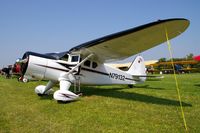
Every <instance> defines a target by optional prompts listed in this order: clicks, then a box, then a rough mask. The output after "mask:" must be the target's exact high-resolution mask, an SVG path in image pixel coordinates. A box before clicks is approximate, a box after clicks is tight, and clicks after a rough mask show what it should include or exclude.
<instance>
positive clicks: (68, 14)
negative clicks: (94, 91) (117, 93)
mask: <svg viewBox="0 0 200 133" xmlns="http://www.w3.org/2000/svg"><path fill="white" fill-rule="evenodd" d="M199 7H200V1H199V0H151V1H149V0H0V47H1V51H0V68H1V67H3V66H6V65H8V64H14V62H15V61H16V59H17V58H20V57H22V55H23V53H25V52H26V51H34V52H38V53H49V52H63V51H67V50H69V49H70V48H72V47H74V46H77V45H79V44H81V43H84V42H87V41H90V40H93V39H97V38H99V37H102V36H105V35H109V34H112V33H115V32H119V31H122V30H126V29H129V28H133V27H137V26H140V25H143V24H146V23H149V22H153V21H157V20H158V19H168V18H186V19H188V20H190V26H189V28H188V29H187V30H186V31H185V32H184V33H183V34H181V35H180V36H178V37H176V38H175V39H172V40H171V44H172V50H173V56H174V57H176V58H181V57H185V56H186V55H188V54H190V53H193V54H194V55H200V15H199V12H200V9H199ZM141 55H142V56H143V57H144V59H145V60H155V59H160V58H169V51H168V49H167V44H166V43H164V44H161V45H159V46H157V47H154V48H152V49H149V50H147V51H145V52H142V53H141ZM131 58H133V57H131Z"/></svg>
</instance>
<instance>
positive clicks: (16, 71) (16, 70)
mask: <svg viewBox="0 0 200 133" xmlns="http://www.w3.org/2000/svg"><path fill="white" fill-rule="evenodd" d="M20 71H21V66H20V65H19V64H15V65H14V68H13V72H15V73H20Z"/></svg>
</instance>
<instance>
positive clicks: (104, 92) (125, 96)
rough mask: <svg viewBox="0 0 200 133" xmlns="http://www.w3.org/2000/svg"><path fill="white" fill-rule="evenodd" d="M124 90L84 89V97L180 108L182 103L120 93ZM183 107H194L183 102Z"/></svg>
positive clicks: (130, 93)
mask: <svg viewBox="0 0 200 133" xmlns="http://www.w3.org/2000/svg"><path fill="white" fill-rule="evenodd" d="M122 89H124V88H112V89H101V88H96V87H84V88H82V90H83V93H84V96H92V95H97V96H104V97H113V98H119V99H126V100H133V101H138V102H144V103H151V104H159V105H168V106H180V103H179V101H178V100H171V99H166V98H159V97H155V96H148V95H145V94H139V93H135V92H124V91H119V90H122ZM182 105H183V106H184V107H192V105H191V104H189V103H185V102H182Z"/></svg>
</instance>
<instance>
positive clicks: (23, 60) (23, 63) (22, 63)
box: [16, 53, 29, 76]
mask: <svg viewBox="0 0 200 133" xmlns="http://www.w3.org/2000/svg"><path fill="white" fill-rule="evenodd" d="M28 57H29V55H28V54H27V53H25V54H24V55H23V57H22V58H18V59H17V60H16V63H17V64H20V72H21V75H22V76H24V74H25V73H26V69H27V67H28Z"/></svg>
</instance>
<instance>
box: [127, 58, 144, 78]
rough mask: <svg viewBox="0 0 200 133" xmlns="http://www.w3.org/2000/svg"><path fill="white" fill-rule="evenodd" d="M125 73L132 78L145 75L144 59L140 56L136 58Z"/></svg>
mask: <svg viewBox="0 0 200 133" xmlns="http://www.w3.org/2000/svg"><path fill="white" fill-rule="evenodd" d="M127 73H128V74H131V75H133V76H137V75H138V76H140V75H146V68H145V64H144V59H143V57H142V56H137V57H136V58H135V60H134V61H133V62H132V64H131V66H130V67H129V69H128V71H127Z"/></svg>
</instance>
